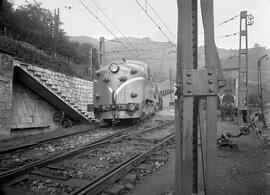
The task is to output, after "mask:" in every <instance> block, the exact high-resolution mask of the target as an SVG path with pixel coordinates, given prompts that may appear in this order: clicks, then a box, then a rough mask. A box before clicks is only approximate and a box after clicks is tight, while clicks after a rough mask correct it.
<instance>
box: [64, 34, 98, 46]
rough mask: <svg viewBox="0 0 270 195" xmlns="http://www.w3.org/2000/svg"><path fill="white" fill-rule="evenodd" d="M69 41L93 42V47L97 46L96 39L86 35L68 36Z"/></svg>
mask: <svg viewBox="0 0 270 195" xmlns="http://www.w3.org/2000/svg"><path fill="white" fill-rule="evenodd" d="M68 38H69V40H70V41H73V42H78V43H80V44H82V43H89V44H93V45H94V46H95V47H97V46H98V39H95V38H92V37H88V36H69V37H68Z"/></svg>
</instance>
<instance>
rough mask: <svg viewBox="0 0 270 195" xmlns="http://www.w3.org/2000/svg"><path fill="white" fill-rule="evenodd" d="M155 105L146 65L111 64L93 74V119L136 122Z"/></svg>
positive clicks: (130, 63)
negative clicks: (94, 78)
mask: <svg viewBox="0 0 270 195" xmlns="http://www.w3.org/2000/svg"><path fill="white" fill-rule="evenodd" d="M157 106H158V91H157V87H156V84H155V83H154V81H153V79H152V77H151V74H150V71H149V69H148V66H147V65H146V64H145V63H143V62H140V61H131V60H127V61H126V60H125V61H121V62H114V63H112V64H110V65H107V66H104V67H102V68H101V69H99V70H98V71H97V72H96V80H95V83H94V113H95V118H96V119H104V120H105V121H116V120H120V119H139V118H142V117H144V116H146V115H149V114H151V113H154V112H155V110H156V107H157Z"/></svg>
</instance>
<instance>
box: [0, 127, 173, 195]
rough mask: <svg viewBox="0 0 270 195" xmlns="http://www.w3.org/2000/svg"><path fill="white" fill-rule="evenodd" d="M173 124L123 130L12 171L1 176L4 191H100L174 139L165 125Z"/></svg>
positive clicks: (51, 192) (77, 192)
mask: <svg viewBox="0 0 270 195" xmlns="http://www.w3.org/2000/svg"><path fill="white" fill-rule="evenodd" d="M170 124H172V123H169V124H168V123H167V124H163V125H160V126H157V127H153V128H149V129H145V130H142V131H137V132H132V133H130V132H127V131H121V132H118V134H117V136H115V135H114V134H113V135H110V136H107V137H105V138H102V139H100V140H98V141H96V142H93V143H91V144H88V145H85V146H83V147H80V148H78V149H74V150H72V151H68V152H65V153H63V154H61V155H55V156H51V157H49V158H47V159H42V160H40V161H39V162H36V163H32V164H29V165H26V166H24V167H20V168H17V169H15V170H11V171H9V172H8V173H6V174H4V175H3V174H2V175H1V176H0V182H1V184H2V186H1V187H2V190H3V193H4V194H14V193H15V194H29V193H30V194H31V193H45V194H84V193H86V192H87V194H89V192H91V193H90V194H92V191H93V193H97V192H98V191H100V190H103V189H105V188H106V187H108V185H109V184H111V183H112V182H114V181H115V180H117V179H119V178H120V177H121V176H122V175H123V174H124V173H126V172H128V171H130V170H131V169H132V168H134V166H136V165H138V164H139V163H141V162H142V161H144V160H145V158H147V157H148V156H149V155H150V154H152V153H154V152H155V151H156V150H158V149H160V148H162V146H163V145H164V144H165V143H167V142H168V141H169V140H171V139H173V137H174V135H173V131H174V130H173V128H171V129H170V130H168V129H167V128H168V127H166V128H165V126H168V125H170ZM160 131H163V136H161V134H160V133H157V134H156V136H154V137H150V136H148V137H147V134H148V135H149V134H150V133H151V134H152V135H155V132H160ZM144 136H145V137H144ZM142 137H143V139H141V138H142ZM114 173H115V174H116V175H115V174H114ZM120 173H121V174H120ZM103 181H104V182H103ZM91 186H92V187H91ZM94 186H96V187H94ZM101 186H102V187H101ZM93 187H94V188H93ZM89 190H90V191H89Z"/></svg>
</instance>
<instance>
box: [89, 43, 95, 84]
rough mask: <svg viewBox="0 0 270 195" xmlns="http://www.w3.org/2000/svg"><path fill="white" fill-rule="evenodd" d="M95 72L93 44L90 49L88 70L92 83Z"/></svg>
mask: <svg viewBox="0 0 270 195" xmlns="http://www.w3.org/2000/svg"><path fill="white" fill-rule="evenodd" d="M93 72H94V69H93V45H92V44H91V45H90V48H89V69H88V77H89V79H90V81H92V80H93Z"/></svg>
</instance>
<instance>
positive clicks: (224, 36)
mask: <svg viewBox="0 0 270 195" xmlns="http://www.w3.org/2000/svg"><path fill="white" fill-rule="evenodd" d="M238 34H239V32H235V33H231V34H227V35H222V36H219V37H217V39H221V38H227V37H231V36H235V35H238Z"/></svg>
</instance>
